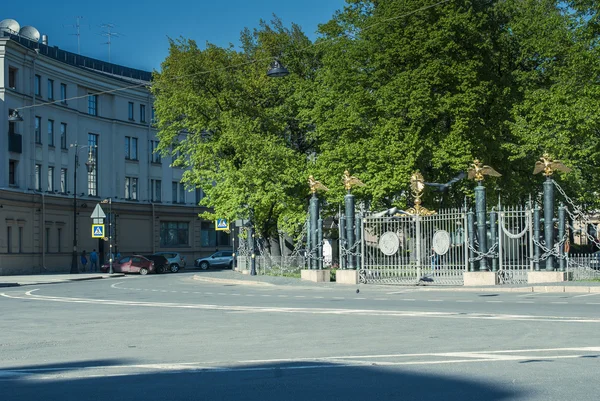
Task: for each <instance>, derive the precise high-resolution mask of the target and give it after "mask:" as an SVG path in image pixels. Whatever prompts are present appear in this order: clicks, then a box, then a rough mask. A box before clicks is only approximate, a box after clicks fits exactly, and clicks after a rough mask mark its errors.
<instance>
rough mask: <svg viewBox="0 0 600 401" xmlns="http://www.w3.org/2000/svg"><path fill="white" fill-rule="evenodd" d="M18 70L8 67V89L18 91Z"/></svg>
mask: <svg viewBox="0 0 600 401" xmlns="http://www.w3.org/2000/svg"><path fill="white" fill-rule="evenodd" d="M17 71H18V70H17V69H16V68H12V67H8V87H9V88H10V89H17Z"/></svg>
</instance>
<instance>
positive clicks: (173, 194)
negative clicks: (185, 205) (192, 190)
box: [171, 181, 179, 203]
mask: <svg viewBox="0 0 600 401" xmlns="http://www.w3.org/2000/svg"><path fill="white" fill-rule="evenodd" d="M178 185H179V183H178V182H177V181H173V183H172V184H171V198H172V199H171V202H172V203H177V193H178V190H177V189H178V188H177V187H178Z"/></svg>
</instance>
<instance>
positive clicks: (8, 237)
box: [6, 226, 12, 253]
mask: <svg viewBox="0 0 600 401" xmlns="http://www.w3.org/2000/svg"><path fill="white" fill-rule="evenodd" d="M6 252H8V253H12V227H11V226H7V227H6Z"/></svg>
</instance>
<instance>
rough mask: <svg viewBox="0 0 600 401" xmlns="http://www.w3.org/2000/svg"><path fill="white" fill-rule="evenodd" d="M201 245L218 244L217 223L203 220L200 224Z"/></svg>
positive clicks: (212, 245)
mask: <svg viewBox="0 0 600 401" xmlns="http://www.w3.org/2000/svg"><path fill="white" fill-rule="evenodd" d="M200 246H202V247H210V248H214V247H215V246H217V232H216V231H215V224H214V223H209V222H207V221H203V222H202V223H201V224H200Z"/></svg>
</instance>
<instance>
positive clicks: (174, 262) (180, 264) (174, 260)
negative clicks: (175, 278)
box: [153, 252, 185, 273]
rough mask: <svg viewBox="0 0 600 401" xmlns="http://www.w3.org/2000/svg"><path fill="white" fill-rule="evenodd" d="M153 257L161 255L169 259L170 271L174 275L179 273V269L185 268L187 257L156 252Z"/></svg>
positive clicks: (173, 253) (177, 253)
mask: <svg viewBox="0 0 600 401" xmlns="http://www.w3.org/2000/svg"><path fill="white" fill-rule="evenodd" d="M153 255H161V256H164V257H165V258H167V261H168V262H169V265H168V266H169V270H171V272H173V273H177V272H178V271H179V269H183V268H185V257H183V256H182V255H181V254H180V253H179V252H156V253H154V254H153Z"/></svg>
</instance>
